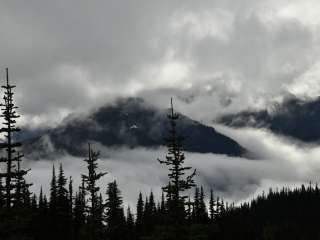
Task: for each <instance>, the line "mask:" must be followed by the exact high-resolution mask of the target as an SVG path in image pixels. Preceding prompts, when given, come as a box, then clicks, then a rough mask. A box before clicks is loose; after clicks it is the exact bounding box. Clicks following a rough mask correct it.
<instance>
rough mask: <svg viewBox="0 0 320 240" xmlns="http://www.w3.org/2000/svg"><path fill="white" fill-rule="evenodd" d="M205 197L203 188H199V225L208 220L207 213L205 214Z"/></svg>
mask: <svg viewBox="0 0 320 240" xmlns="http://www.w3.org/2000/svg"><path fill="white" fill-rule="evenodd" d="M204 198H205V195H204V191H203V187H202V186H201V188H200V196H199V212H198V216H199V221H200V223H206V222H207V220H208V213H207V207H206V204H205V199H204Z"/></svg>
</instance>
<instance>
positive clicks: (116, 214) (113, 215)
mask: <svg viewBox="0 0 320 240" xmlns="http://www.w3.org/2000/svg"><path fill="white" fill-rule="evenodd" d="M105 206H106V214H105V219H106V222H107V232H108V236H109V238H110V239H113V240H121V239H122V238H123V230H124V226H125V217H124V212H123V207H122V197H121V193H120V190H119V188H118V185H117V182H116V181H114V182H111V183H109V184H108V188H107V200H106V204H105Z"/></svg>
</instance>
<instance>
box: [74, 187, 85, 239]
mask: <svg viewBox="0 0 320 240" xmlns="http://www.w3.org/2000/svg"><path fill="white" fill-rule="evenodd" d="M84 189H85V187H84V181H82V186H81V187H79V191H78V192H77V193H76V196H75V203H74V209H73V216H74V224H73V225H74V227H73V228H74V239H83V238H84V237H85V232H84V231H85V224H86V214H85V211H86V199H85V192H84V191H85V190H84Z"/></svg>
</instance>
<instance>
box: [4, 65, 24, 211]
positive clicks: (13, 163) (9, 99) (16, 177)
mask: <svg viewBox="0 0 320 240" xmlns="http://www.w3.org/2000/svg"><path fill="white" fill-rule="evenodd" d="M1 87H2V88H3V89H4V90H5V92H4V97H3V103H2V104H0V107H1V112H2V115H1V117H2V118H3V119H4V122H3V125H4V127H2V128H1V129H0V133H4V134H5V142H3V143H1V144H0V148H2V149H5V151H6V156H5V157H1V158H0V162H2V163H5V164H6V168H5V172H4V173H0V177H1V178H4V179H5V186H4V188H5V197H4V198H5V205H6V208H7V209H10V208H11V207H12V204H13V203H14V201H16V203H18V202H19V201H20V200H21V195H20V194H21V192H22V191H23V187H25V188H27V187H28V186H29V185H28V184H26V183H25V180H24V176H25V175H26V174H27V172H28V171H26V170H22V169H21V168H20V161H21V158H22V157H23V155H20V154H19V153H17V148H18V147H20V146H21V143H20V142H15V141H14V139H13V138H14V133H16V132H19V131H20V129H19V128H18V127H17V126H16V119H18V118H19V117H20V116H19V115H18V114H17V112H16V109H17V108H18V107H17V106H15V103H14V99H13V96H14V93H13V89H14V88H15V87H16V86H14V85H11V84H10V83H9V71H8V68H6V84H5V85H3V86H1ZM17 162H19V163H18V164H19V166H17ZM17 188H18V189H17ZM14 191H15V193H14ZM17 198H20V199H17Z"/></svg>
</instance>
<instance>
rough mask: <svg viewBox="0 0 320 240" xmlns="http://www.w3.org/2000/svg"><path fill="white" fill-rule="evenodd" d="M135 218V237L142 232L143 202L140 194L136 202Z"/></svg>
mask: <svg viewBox="0 0 320 240" xmlns="http://www.w3.org/2000/svg"><path fill="white" fill-rule="evenodd" d="M136 211H137V217H136V231H137V235H142V234H143V232H144V228H143V225H144V221H143V217H144V201H143V197H142V193H141V192H140V193H139V197H138V202H137V210H136Z"/></svg>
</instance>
